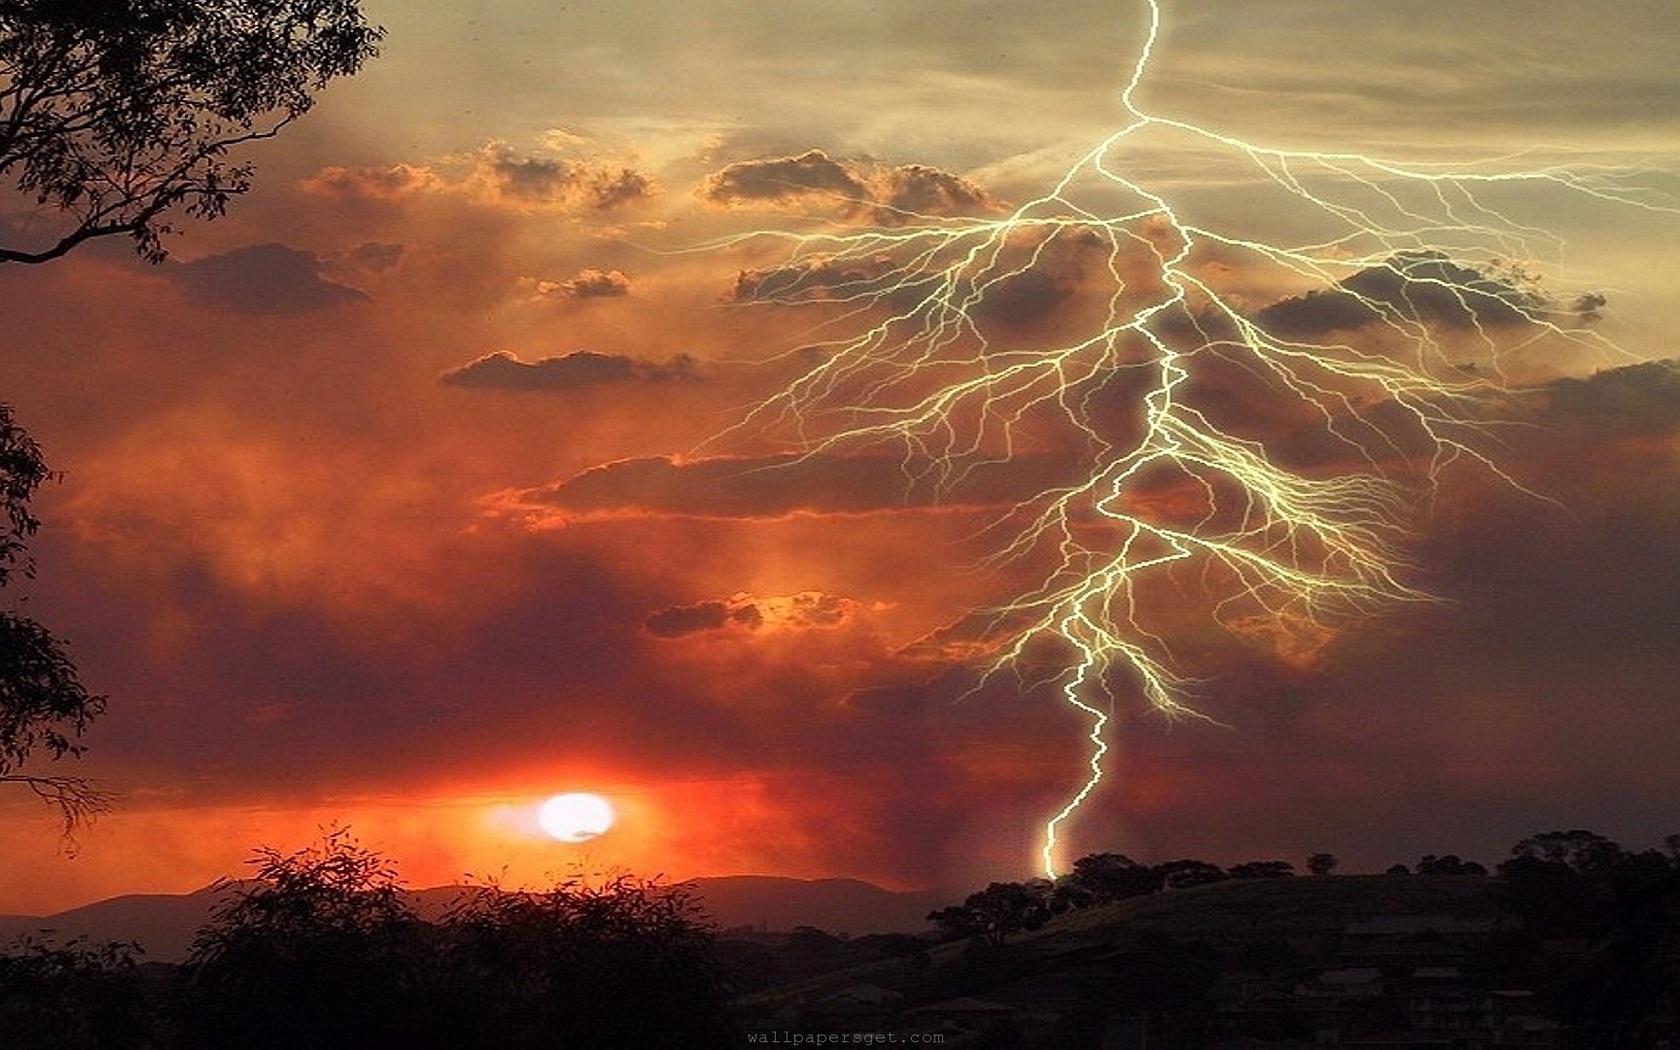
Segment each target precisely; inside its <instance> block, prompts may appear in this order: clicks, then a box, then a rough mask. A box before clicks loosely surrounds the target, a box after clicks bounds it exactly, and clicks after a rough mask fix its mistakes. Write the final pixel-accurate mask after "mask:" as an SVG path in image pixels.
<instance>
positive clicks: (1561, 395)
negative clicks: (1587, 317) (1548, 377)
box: [1546, 361, 1680, 434]
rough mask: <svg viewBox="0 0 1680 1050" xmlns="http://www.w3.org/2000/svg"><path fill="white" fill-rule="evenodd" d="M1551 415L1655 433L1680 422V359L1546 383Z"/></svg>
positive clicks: (1608, 426)
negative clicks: (1583, 377) (1547, 384)
mask: <svg viewBox="0 0 1680 1050" xmlns="http://www.w3.org/2000/svg"><path fill="white" fill-rule="evenodd" d="M1546 393H1547V405H1546V411H1547V413H1548V415H1550V416H1551V417H1552V418H1554V419H1557V420H1559V421H1571V422H1576V423H1580V424H1584V425H1588V426H1592V427H1594V428H1597V429H1609V430H1615V431H1620V432H1624V433H1637V434H1652V433H1664V432H1672V431H1673V430H1675V429H1676V428H1680V361H1647V362H1645V363H1643V364H1637V365H1629V366H1626V367H1624V368H1612V369H1607V370H1605V371H1602V372H1598V373H1596V374H1594V375H1592V376H1589V377H1587V378H1585V379H1575V378H1563V379H1559V380H1556V381H1555V382H1553V383H1551V384H1550V385H1549V387H1548V388H1547V391H1546Z"/></svg>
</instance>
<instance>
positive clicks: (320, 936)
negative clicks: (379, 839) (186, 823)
mask: <svg viewBox="0 0 1680 1050" xmlns="http://www.w3.org/2000/svg"><path fill="white" fill-rule="evenodd" d="M251 863H252V864H254V865H255V866H256V869H257V872H256V880H255V881H254V882H253V883H251V884H250V885H248V886H246V887H243V888H240V889H239V890H238V891H237V892H236V893H235V894H234V896H233V897H232V899H231V900H230V901H229V902H228V903H227V904H225V905H223V906H221V907H220V908H218V909H217V910H216V912H215V913H214V915H213V916H212V920H211V923H210V925H209V926H207V927H206V928H205V929H203V930H202V931H200V933H199V935H198V938H197V939H196V940H195V942H194V944H193V950H192V955H191V957H190V958H189V959H188V962H187V966H186V969H185V971H184V974H185V996H184V998H183V1002H182V1005H183V1008H184V1009H183V1013H182V1017H181V1030H182V1036H183V1039H184V1042H185V1043H186V1045H187V1046H193V1047H206V1048H209V1047H227V1046H253V1047H276V1048H280V1047H298V1046H322V1047H328V1046H369V1045H372V1046H396V1045H409V1046H419V1045H425V1044H424V1041H423V1039H422V1035H423V1034H424V1033H425V1032H427V1031H428V1028H427V1026H426V1025H425V1024H424V1022H423V1017H422V1013H423V1011H422V1010H421V1007H422V1005H424V1004H426V1003H427V998H426V997H425V996H424V995H423V990H424V987H425V976H426V974H425V970H424V962H423V961H424V960H427V959H428V958H429V957H430V956H431V955H432V954H433V953H432V952H431V951H430V946H429V945H428V944H427V943H425V941H426V931H425V929H424V927H423V926H422V924H421V922H420V920H419V918H418V917H417V916H416V915H415V914H414V912H413V911H412V910H411V909H410V908H409V906H408V905H407V903H406V902H405V901H404V899H403V895H402V891H401V887H400V885H399V883H398V881H397V877H396V871H395V869H394V867H393V866H392V865H391V864H390V863H389V862H388V861H386V860H385V859H384V858H383V857H381V856H379V855H378V854H377V853H374V852H372V851H369V850H366V849H363V848H362V847H361V846H360V845H358V844H357V842H356V841H355V840H354V839H353V838H351V837H350V835H349V833H348V832H347V831H345V830H343V829H339V830H335V831H332V832H330V833H329V834H328V835H327V836H326V838H325V839H324V841H323V842H322V843H321V844H320V845H319V846H312V847H309V848H306V849H302V850H299V851H297V852H295V853H291V854H282V853H280V852H279V851H277V850H274V849H270V848H263V849H259V850H258V851H257V856H256V858H255V859H254V860H253V861H252V862H251Z"/></svg>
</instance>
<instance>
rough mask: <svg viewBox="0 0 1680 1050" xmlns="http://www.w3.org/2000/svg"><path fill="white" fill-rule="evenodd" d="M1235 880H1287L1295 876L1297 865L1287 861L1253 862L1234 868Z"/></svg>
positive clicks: (1232, 871)
mask: <svg viewBox="0 0 1680 1050" xmlns="http://www.w3.org/2000/svg"><path fill="white" fill-rule="evenodd" d="M1229 874H1230V876H1231V878H1233V879H1286V878H1288V877H1289V876H1291V875H1293V874H1295V865H1293V864H1291V863H1289V862H1288V861H1286V860H1251V861H1246V862H1244V863H1242V864H1238V865H1237V866H1235V867H1233V868H1232V869H1231V870H1230V872H1229Z"/></svg>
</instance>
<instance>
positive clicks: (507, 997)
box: [176, 830, 736, 1050]
mask: <svg viewBox="0 0 1680 1050" xmlns="http://www.w3.org/2000/svg"><path fill="white" fill-rule="evenodd" d="M253 863H255V864H256V866H257V869H258V870H257V877H256V879H255V880H254V881H253V882H252V883H251V884H250V885H249V886H246V887H243V888H240V889H239V890H238V891H237V892H236V893H235V895H234V896H233V898H232V899H231V901H229V902H228V903H227V904H225V905H223V906H222V907H221V908H219V909H218V910H217V912H216V913H215V914H214V916H213V918H212V921H211V923H210V925H209V926H207V927H206V928H205V929H204V930H203V931H202V932H201V933H200V935H199V937H198V939H197V941H196V942H195V943H194V946H193V953H192V956H191V958H190V959H189V960H188V963H187V966H186V967H185V970H184V973H183V981H182V994H181V996H180V997H179V1003H178V1008H177V1011H176V1028H177V1030H178V1035H179V1041H180V1043H181V1044H182V1045H184V1046H186V1047H194V1048H196V1047H205V1048H211V1047H213V1048H218V1050H220V1048H222V1047H231V1046H240V1047H275V1048H279V1047H294V1048H295V1047H322V1048H336V1047H356V1048H362V1047H402V1048H404V1050H427V1048H439V1050H442V1048H450V1050H456V1048H484V1050H491V1048H494V1050H525V1048H530V1050H537V1048H543V1050H547V1048H570V1047H597V1046H599V1047H609V1046H611V1047H617V1046H625V1047H631V1046H635V1047H648V1048H660V1047H679V1046H681V1047H717V1046H727V1045H733V1042H734V1038H733V1037H734V1035H735V1034H736V1033H735V1030H734V1027H733V1024H732V1022H731V1020H730V1017H729V1014H728V1012H727V1009H726V1005H727V1001H728V988H727V987H726V985H725V982H724V979H723V976H722V969H721V966H720V964H719V960H718V957H717V955H716V954H715V953H714V951H713V948H714V945H715V938H714V935H713V931H712V930H711V928H710V927H709V926H708V925H707V924H706V923H705V922H704V921H703V920H702V919H701V918H700V916H699V914H698V912H697V911H696V909H695V906H694V902H693V900H692V898H690V897H689V896H688V895H687V894H686V893H685V892H684V891H682V890H679V889H665V888H661V887H658V886H655V885H653V884H652V883H648V882H643V881H640V880H637V879H634V878H631V877H630V876H620V877H618V878H614V879H612V880H609V881H607V882H605V883H604V884H601V885H588V884H585V883H582V882H566V883H561V884H559V885H557V886H554V887H552V888H550V889H546V890H540V891H537V890H504V889H501V888H499V887H496V886H487V887H483V888H480V889H478V890H476V891H473V892H471V893H468V894H466V895H465V896H464V897H463V898H462V900H460V901H459V902H457V904H456V906H455V908H454V909H453V910H452V911H451V912H450V914H448V915H446V916H444V918H443V919H442V920H441V921H437V922H427V921H423V920H422V919H421V918H420V917H419V916H417V915H416V914H415V912H414V911H413V910H412V908H411V907H410V906H409V904H408V903H407V900H406V897H405V895H404V893H403V891H402V889H401V886H400V883H399V882H398V880H397V877H396V872H395V869H394V868H393V867H392V865H391V864H390V863H389V862H387V861H386V860H385V859H384V858H382V857H380V856H379V855H378V854H376V853H373V852H371V851H369V850H365V849H363V848H362V847H361V846H359V845H358V844H357V843H356V842H355V841H354V840H353V839H352V838H351V837H350V836H349V834H348V833H347V832H345V831H343V830H338V831H334V832H331V833H329V834H328V835H327V837H326V839H325V840H324V842H323V843H321V844H320V845H318V846H314V847H310V848H308V849H304V850H300V851H298V852H296V853H291V854H281V853H280V852H278V851H276V850H272V849H262V850H259V851H258V856H257V858H256V860H255V861H254V862H253Z"/></svg>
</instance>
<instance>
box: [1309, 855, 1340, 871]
mask: <svg viewBox="0 0 1680 1050" xmlns="http://www.w3.org/2000/svg"><path fill="white" fill-rule="evenodd" d="M1340 863H1341V862H1340V861H1338V860H1337V859H1336V855H1335V854H1334V853H1314V854H1313V855H1312V856H1310V857H1308V858H1307V870H1308V871H1310V872H1312V873H1313V874H1314V875H1328V874H1330V873H1331V872H1333V871H1335V870H1336V865H1337V864H1340Z"/></svg>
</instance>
